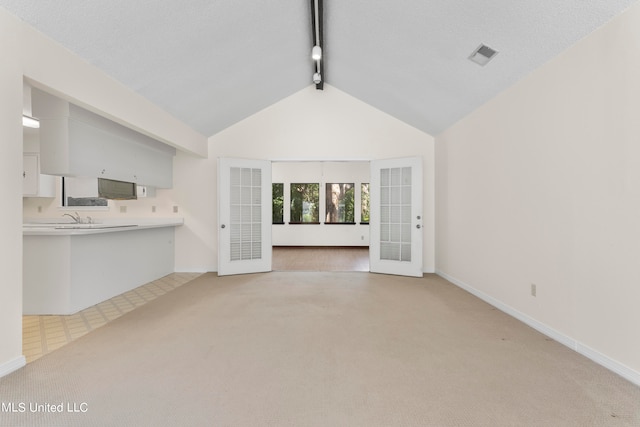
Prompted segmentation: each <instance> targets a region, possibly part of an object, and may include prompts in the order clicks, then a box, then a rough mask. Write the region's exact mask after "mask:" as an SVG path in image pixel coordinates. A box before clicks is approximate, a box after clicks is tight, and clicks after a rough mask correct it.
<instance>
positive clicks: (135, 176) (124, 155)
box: [32, 89, 175, 188]
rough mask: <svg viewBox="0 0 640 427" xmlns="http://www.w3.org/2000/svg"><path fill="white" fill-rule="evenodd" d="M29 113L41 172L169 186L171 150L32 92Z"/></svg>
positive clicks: (97, 117) (112, 123) (173, 153)
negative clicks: (34, 120)
mask: <svg viewBox="0 0 640 427" xmlns="http://www.w3.org/2000/svg"><path fill="white" fill-rule="evenodd" d="M32 109H33V115H34V116H35V117H38V119H39V120H40V171H41V172H42V173H45V174H50V175H61V176H79V177H96V178H108V179H113V180H118V181H127V182H134V183H136V184H138V185H146V186H154V187H159V188H171V187H172V185H173V156H174V155H175V148H173V147H170V146H168V145H166V144H164V143H162V142H160V141H157V140H155V139H153V138H150V137H148V136H146V135H143V134H141V133H139V132H136V131H134V130H132V129H129V128H127V127H125V126H122V125H120V124H118V123H115V122H113V121H111V120H109V119H106V118H104V117H102V116H99V115H97V114H95V113H92V112H90V111H88V110H85V109H83V108H81V107H78V106H77V105H74V104H71V103H69V102H67V101H65V100H62V99H60V98H57V97H55V96H53V95H50V94H48V93H45V92H43V91H40V90H37V89H33V90H32Z"/></svg>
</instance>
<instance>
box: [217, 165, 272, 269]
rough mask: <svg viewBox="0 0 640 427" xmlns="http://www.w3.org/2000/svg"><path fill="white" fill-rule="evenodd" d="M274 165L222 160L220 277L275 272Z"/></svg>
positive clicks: (220, 168) (219, 194)
mask: <svg viewBox="0 0 640 427" xmlns="http://www.w3.org/2000/svg"><path fill="white" fill-rule="evenodd" d="M271 206H272V205H271V162H270V161H268V160H246V159H234V158H220V159H218V275H219V276H225V275H230V274H243V273H257V272H263V271H271Z"/></svg>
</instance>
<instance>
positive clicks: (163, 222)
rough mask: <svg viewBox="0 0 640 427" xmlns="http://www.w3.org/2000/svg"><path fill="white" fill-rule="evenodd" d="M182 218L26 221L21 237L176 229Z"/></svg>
mask: <svg viewBox="0 0 640 427" xmlns="http://www.w3.org/2000/svg"><path fill="white" fill-rule="evenodd" d="M183 224H184V219H183V218H131V219H127V220H122V219H117V220H116V219H104V220H96V221H95V222H94V223H93V224H76V223H73V222H68V221H60V220H55V219H49V220H27V222H25V223H24V224H23V225H22V235H23V236H75V235H85V234H100V233H114V232H121V231H135V230H142V229H147V228H158V227H176V226H180V225H183Z"/></svg>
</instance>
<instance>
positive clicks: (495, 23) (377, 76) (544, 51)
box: [0, 0, 637, 136]
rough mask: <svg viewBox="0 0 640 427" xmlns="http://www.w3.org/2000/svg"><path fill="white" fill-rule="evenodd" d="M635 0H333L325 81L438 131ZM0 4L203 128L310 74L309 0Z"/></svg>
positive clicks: (263, 103) (282, 92)
mask: <svg viewBox="0 0 640 427" xmlns="http://www.w3.org/2000/svg"><path fill="white" fill-rule="evenodd" d="M635 1H637V0H520V1H514V0H386V1H383V0H349V1H344V0H324V8H325V15H324V46H323V48H324V49H323V50H324V55H325V64H324V66H325V82H326V83H327V84H329V85H331V86H334V87H336V88H338V89H340V90H342V91H344V92H346V93H349V94H351V95H353V96H355V97H356V98H359V99H360V100H362V101H364V102H366V103H368V104H370V105H372V106H374V107H376V108H378V109H380V110H382V111H385V112H386V113H388V114H391V115H393V116H395V117H396V118H398V119H400V120H402V121H404V122H406V123H408V124H410V125H412V126H415V127H416V128H418V129H421V130H423V131H425V132H427V133H429V134H431V135H437V134H438V133H440V132H441V131H442V130H444V129H446V128H447V127H448V126H450V125H452V124H453V123H455V122H456V121H458V120H459V119H461V118H462V117H464V116H465V115H466V114H468V113H469V112H471V111H473V110H474V109H476V108H477V107H478V106H480V105H482V104H483V103H485V102H486V101H488V100H489V99H491V98H492V97H494V96H495V95H497V94H498V93H499V92H501V91H502V90H504V89H506V88H507V87H509V86H510V85H512V84H513V83H515V82H516V81H517V80H519V79H520V78H522V77H524V76H525V75H526V74H528V73H529V72H531V71H532V70H534V69H535V68H537V67H539V66H540V65H542V64H543V63H545V62H546V61H548V60H549V59H551V58H553V57H554V56H556V55H558V54H559V53H560V52H562V51H563V50H565V49H567V48H568V47H569V46H571V45H572V44H574V43H575V42H576V41H578V40H579V39H581V38H583V37H584V36H586V35H587V34H589V33H591V32H592V31H594V30H595V29H596V28H598V27H600V26H602V25H603V24H604V23H606V22H607V21H608V20H610V19H611V18H612V17H614V16H615V15H617V14H619V13H620V12H622V11H623V10H624V9H625V8H627V7H628V6H629V5H631V4H633V3H634V2H635ZM0 6H1V7H4V8H5V9H7V10H8V11H9V12H11V13H13V14H15V15H17V16H19V17H20V18H22V19H23V20H25V21H26V22H28V23H29V24H31V25H32V26H34V27H35V28H37V29H38V30H40V31H41V32H43V33H45V34H47V35H48V36H49V37H51V38H52V39H54V40H56V41H58V42H59V43H61V44H62V45H64V46H66V47H67V48H68V49H70V50H71V51H73V52H75V53H77V54H78V55H79V56H81V57H84V58H85V59H86V60H87V61H88V62H90V63H92V64H94V65H96V66H97V67H100V68H101V69H103V70H104V71H105V72H106V73H108V74H110V75H112V76H113V77H114V78H116V79H118V80H120V81H121V82H122V83H124V84H125V85H127V86H128V87H130V88H131V89H133V90H134V91H136V92H139V93H140V94H142V95H143V96H145V97H147V98H148V99H149V100H151V101H152V102H154V103H156V104H158V105H159V106H161V107H162V108H164V109H165V110H167V111H168V112H170V113H172V114H173V115H174V116H176V117H177V118H179V119H181V120H182V121H184V122H185V123H187V124H189V125H190V126H192V127H193V128H194V129H196V130H197V131H199V132H200V133H202V134H203V135H207V136H209V135H213V134H215V133H217V132H219V131H221V130H223V129H224V128H226V127H228V126H230V125H232V124H234V123H236V122H238V121H240V120H242V119H244V118H246V117H248V116H250V115H252V114H253V113H256V112H257V111H259V110H261V109H263V108H265V107H267V106H269V105H271V104H273V103H274V102H277V101H279V100H281V99H283V98H285V97H287V96H289V95H291V94H293V93H295V92H297V91H298V90H300V89H302V88H304V87H306V86H308V85H311V84H312V82H311V76H312V74H313V64H312V60H311V58H310V52H311V43H312V33H311V12H310V0H279V1H267V0H245V1H237V0H235V1H234V0H217V1H212V0H188V1H175V0H133V1H132V0H108V1H105V0H64V1H54V0H48V1H42V0H0ZM480 43H484V44H486V45H488V46H490V47H492V48H493V49H495V50H497V51H498V52H499V53H498V55H497V56H496V57H495V58H494V59H493V61H491V62H490V63H489V64H488V65H486V66H485V67H481V66H479V65H477V64H475V63H472V62H471V61H469V60H468V59H467V57H468V56H469V55H470V54H471V52H472V51H473V50H474V49H475V48H477V47H478V46H479V45H480ZM594 60H596V59H595V58H594ZM576 72H579V70H576Z"/></svg>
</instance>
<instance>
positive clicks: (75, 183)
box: [61, 176, 108, 207]
mask: <svg viewBox="0 0 640 427" xmlns="http://www.w3.org/2000/svg"><path fill="white" fill-rule="evenodd" d="M61 187H62V206H64V207H78V206H81V207H86V206H101V207H106V206H108V202H107V199H103V198H101V197H98V179H97V178H72V177H64V176H63V177H62V186H61Z"/></svg>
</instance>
